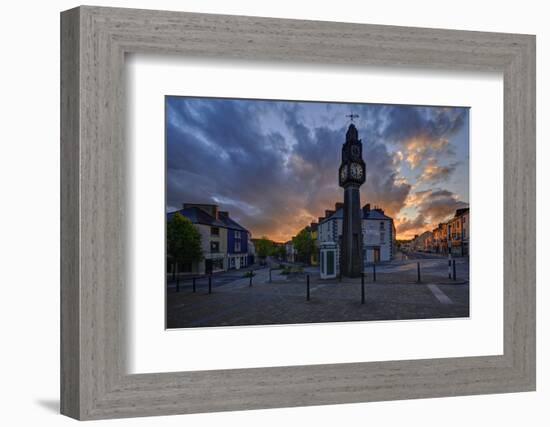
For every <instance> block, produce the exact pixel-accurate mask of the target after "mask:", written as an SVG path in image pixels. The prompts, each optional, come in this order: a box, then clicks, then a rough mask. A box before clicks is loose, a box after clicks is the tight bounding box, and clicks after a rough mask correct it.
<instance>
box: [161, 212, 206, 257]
mask: <svg viewBox="0 0 550 427" xmlns="http://www.w3.org/2000/svg"><path fill="white" fill-rule="evenodd" d="M166 244H167V251H168V255H169V256H171V257H172V259H173V260H174V262H175V263H176V265H178V264H190V263H193V262H198V261H201V260H202V259H203V253H202V244H201V233H200V232H199V230H198V229H197V228H196V227H195V226H194V225H193V223H192V222H191V221H190V220H189V219H188V218H186V217H184V216H183V215H181V214H180V213H179V212H176V214H175V215H174V216H173V217H172V219H171V220H170V221H168V224H167V227H166Z"/></svg>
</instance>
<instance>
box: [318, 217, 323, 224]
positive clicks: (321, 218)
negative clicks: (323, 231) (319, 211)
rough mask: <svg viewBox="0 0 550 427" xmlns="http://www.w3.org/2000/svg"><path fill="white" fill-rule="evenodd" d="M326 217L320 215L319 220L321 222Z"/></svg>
mask: <svg viewBox="0 0 550 427" xmlns="http://www.w3.org/2000/svg"><path fill="white" fill-rule="evenodd" d="M324 219H325V217H324V216H320V217H319V218H317V222H319V224H320V223H321V222H322V221H323V220H324Z"/></svg>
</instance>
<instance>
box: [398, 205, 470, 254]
mask: <svg viewBox="0 0 550 427" xmlns="http://www.w3.org/2000/svg"><path fill="white" fill-rule="evenodd" d="M403 249H404V250H409V251H420V252H431V253H438V254H443V255H447V254H449V253H450V254H451V255H452V256H468V255H469V254H470V208H463V209H457V210H456V212H455V216H454V217H453V218H452V219H450V220H449V221H447V222H445V223H440V224H439V225H438V226H437V227H436V228H434V229H433V230H432V231H425V232H424V233H422V234H420V235H419V236H415V237H414V239H412V240H411V241H410V242H408V243H406V244H404V246H403Z"/></svg>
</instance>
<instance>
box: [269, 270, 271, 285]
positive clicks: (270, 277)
mask: <svg viewBox="0 0 550 427" xmlns="http://www.w3.org/2000/svg"><path fill="white" fill-rule="evenodd" d="M269 283H271V267H269Z"/></svg>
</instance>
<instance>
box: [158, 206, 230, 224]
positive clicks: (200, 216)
mask: <svg viewBox="0 0 550 427" xmlns="http://www.w3.org/2000/svg"><path fill="white" fill-rule="evenodd" d="M176 213H179V214H180V215H183V216H184V217H186V218H188V219H189V220H190V221H191V222H192V223H193V224H204V225H211V226H214V227H225V224H224V223H223V222H221V221H218V220H217V219H216V218H214V217H213V216H212V215H210V214H208V213H206V212H205V211H203V210H202V209H200V208H197V207H191V208H185V209H180V210H179V211H174V212H169V213H167V214H166V220H167V221H170V220H171V219H172V218H173V217H174V215H175V214H176Z"/></svg>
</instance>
